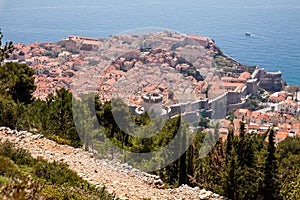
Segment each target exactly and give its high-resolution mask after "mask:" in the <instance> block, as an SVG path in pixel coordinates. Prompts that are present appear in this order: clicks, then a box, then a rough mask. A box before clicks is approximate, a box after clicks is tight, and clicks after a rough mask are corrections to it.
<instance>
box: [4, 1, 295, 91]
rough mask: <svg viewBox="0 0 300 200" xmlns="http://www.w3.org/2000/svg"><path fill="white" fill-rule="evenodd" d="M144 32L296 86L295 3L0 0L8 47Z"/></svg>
mask: <svg viewBox="0 0 300 200" xmlns="http://www.w3.org/2000/svg"><path fill="white" fill-rule="evenodd" d="M144 27H157V28H161V29H170V30H173V31H176V32H179V33H185V34H198V35H202V36H206V37H210V38H212V39H214V40H215V42H216V44H217V45H218V46H219V47H221V48H222V49H223V51H224V52H225V53H226V54H228V55H230V56H231V57H232V58H234V59H236V60H238V61H240V62H241V63H244V64H247V65H258V66H260V67H262V68H265V69H266V70H268V71H282V73H283V78H284V80H286V81H287V83H288V84H289V85H294V84H297V85H300V1H299V0H264V1H262V0H214V1H211V0H126V1H125V0H85V1H82V0H51V1H50V0H44V1H40V0H0V28H1V30H2V32H3V33H4V35H5V37H4V41H6V40H7V41H8V40H12V41H13V42H14V43H25V44H29V43H33V42H55V41H59V40H61V39H62V38H67V37H68V36H69V35H81V36H87V37H98V38H105V37H108V36H109V35H115V34H120V33H122V32H127V31H129V30H135V29H141V28H144ZM245 32H251V33H252V36H250V37H247V36H245Z"/></svg>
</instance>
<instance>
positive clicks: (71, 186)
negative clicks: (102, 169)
mask: <svg viewBox="0 0 300 200" xmlns="http://www.w3.org/2000/svg"><path fill="white" fill-rule="evenodd" d="M5 198H7V199H14V200H23V199H49V200H50V199H56V200H60V199H61V200H65V199H78V200H85V199H86V200H87V199H95V200H96V199H97V200H98V199H104V200H105V199H107V200H108V199H114V196H112V195H110V194H108V193H107V192H105V188H104V187H102V188H96V187H94V186H93V185H91V184H89V183H88V182H87V181H84V180H83V179H82V178H80V177H79V176H78V175H77V174H76V173H75V172H73V171H71V170H69V169H68V166H67V165H66V164H63V163H58V162H54V163H48V162H46V161H44V160H42V159H40V158H38V159H34V158H32V157H31V156H30V154H29V153H28V152H27V151H25V150H23V149H16V148H15V147H14V145H13V144H12V143H10V142H4V143H1V144H0V199H5Z"/></svg>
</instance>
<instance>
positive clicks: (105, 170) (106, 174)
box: [0, 127, 225, 200]
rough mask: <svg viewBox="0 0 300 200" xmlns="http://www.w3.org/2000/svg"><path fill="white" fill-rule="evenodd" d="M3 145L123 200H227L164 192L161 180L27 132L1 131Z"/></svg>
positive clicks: (184, 190) (185, 190)
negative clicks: (63, 166) (59, 164)
mask: <svg viewBox="0 0 300 200" xmlns="http://www.w3.org/2000/svg"><path fill="white" fill-rule="evenodd" d="M0 138H1V142H4V141H6V140H8V141H11V142H13V143H15V144H16V147H18V148H22V149H25V150H28V151H29V152H30V153H31V155H32V156H33V157H34V158H37V157H41V158H43V159H45V160H47V161H50V162H53V161H61V162H64V163H66V164H67V165H68V166H69V168H70V169H71V170H74V171H75V172H77V174H78V175H79V176H80V177H82V178H83V179H84V180H87V181H88V182H90V183H92V184H93V185H95V186H96V187H97V186H102V185H105V187H106V189H107V191H109V192H110V193H115V194H116V195H117V196H118V197H120V198H121V199H170V200H171V199H225V198H224V197H221V196H220V195H217V194H214V193H212V192H210V191H206V190H205V189H199V188H191V187H188V186H186V185H183V186H181V187H179V188H176V189H163V188H164V184H163V182H162V181H161V180H160V179H159V177H157V176H154V175H150V174H147V173H144V172H141V171H139V170H137V169H134V168H132V167H131V166H129V165H127V164H119V163H118V162H114V161H108V160H99V159H96V158H95V157H94V156H93V155H92V154H91V153H89V152H85V151H83V150H82V149H79V148H73V147H70V146H66V145H59V144H57V143H55V142H53V141H51V140H48V139H46V138H43V137H42V135H33V134H32V133H29V132H27V131H19V132H18V131H15V130H11V129H9V128H5V127H1V128H0Z"/></svg>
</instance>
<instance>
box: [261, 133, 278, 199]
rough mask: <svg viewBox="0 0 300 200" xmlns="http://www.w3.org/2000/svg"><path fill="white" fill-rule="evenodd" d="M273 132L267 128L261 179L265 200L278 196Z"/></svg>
mask: <svg viewBox="0 0 300 200" xmlns="http://www.w3.org/2000/svg"><path fill="white" fill-rule="evenodd" d="M274 140H275V133H274V129H273V128H271V129H269V132H268V142H269V143H268V153H267V158H266V162H265V167H264V180H263V197H264V199H266V200H272V199H277V197H278V192H279V188H278V182H277V160H276V155H275V151H276V147H275V141H274Z"/></svg>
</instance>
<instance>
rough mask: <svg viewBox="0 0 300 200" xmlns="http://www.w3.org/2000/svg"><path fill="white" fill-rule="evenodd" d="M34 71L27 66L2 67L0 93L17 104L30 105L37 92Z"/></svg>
mask: <svg viewBox="0 0 300 200" xmlns="http://www.w3.org/2000/svg"><path fill="white" fill-rule="evenodd" d="M33 75H34V71H33V69H31V68H30V67H28V66H27V65H25V64H18V63H12V62H10V63H6V64H5V65H3V66H1V67H0V92H1V93H2V94H8V95H11V96H12V99H13V100H14V101H15V102H21V103H25V104H29V103H31V102H32V93H33V92H34V91H35V88H36V86H35V85H34V77H33Z"/></svg>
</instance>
